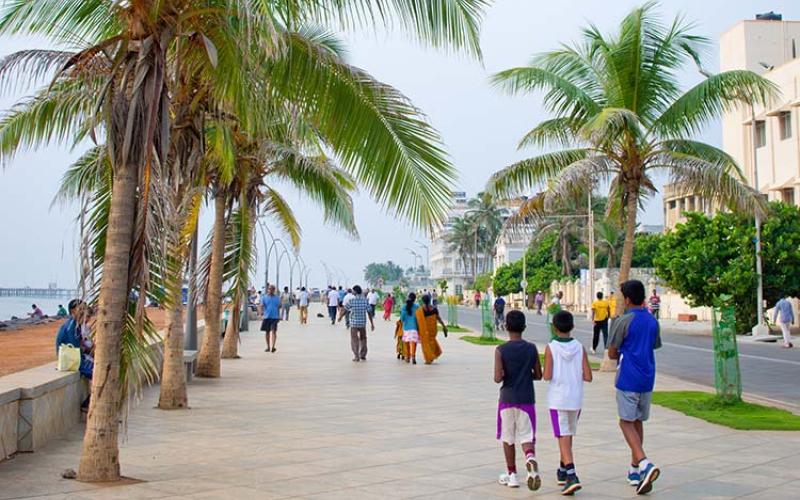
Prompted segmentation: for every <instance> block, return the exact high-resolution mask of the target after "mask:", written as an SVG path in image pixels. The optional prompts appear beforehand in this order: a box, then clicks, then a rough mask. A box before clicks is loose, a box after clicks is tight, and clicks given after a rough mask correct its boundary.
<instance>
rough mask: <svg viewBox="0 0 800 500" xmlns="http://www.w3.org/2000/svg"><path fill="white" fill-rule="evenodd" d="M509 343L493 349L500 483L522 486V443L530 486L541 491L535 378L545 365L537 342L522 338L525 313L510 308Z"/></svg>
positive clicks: (507, 324) (508, 323)
mask: <svg viewBox="0 0 800 500" xmlns="http://www.w3.org/2000/svg"><path fill="white" fill-rule="evenodd" d="M506 330H507V331H508V342H506V343H504V344H502V345H500V346H497V349H496V350H495V351H494V381H495V383H496V384H499V383H501V382H502V383H503V385H502V386H501V387H500V399H499V402H498V405H497V439H498V440H501V441H502V442H503V455H504V456H505V459H506V467H507V471H506V472H505V473H503V474H501V475H500V478H499V479H498V482H499V483H500V484H502V485H504V486H508V487H509V488H519V479H517V462H516V450H515V448H514V446H515V445H516V444H519V445H520V446H521V448H522V451H523V453H525V467H526V469H527V470H528V479H527V483H528V488H529V489H530V490H531V491H536V490H538V489H539V488H540V487H541V485H542V479H541V478H540V477H539V464H538V463H537V462H536V448H535V445H536V408H535V406H534V404H535V401H536V395H535V393H534V387H533V381H534V380H541V379H542V365H541V363H540V362H539V351H538V350H537V349H536V345H535V344H533V343H531V342H528V341H526V340H523V338H522V332H523V331H525V315H524V314H523V313H522V311H517V310H514V311H509V312H508V314H507V315H506Z"/></svg>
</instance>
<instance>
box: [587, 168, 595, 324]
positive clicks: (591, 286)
mask: <svg viewBox="0 0 800 500" xmlns="http://www.w3.org/2000/svg"><path fill="white" fill-rule="evenodd" d="M593 188H594V184H593V183H592V177H591V176H589V189H588V190H587V194H586V199H587V206H586V210H587V211H588V215H589V279H588V280H587V283H586V284H587V285H588V286H587V287H586V292H587V294H588V295H589V296H588V297H587V299H586V315H587V317H591V315H592V300H593V299H594V210H592V189H593Z"/></svg>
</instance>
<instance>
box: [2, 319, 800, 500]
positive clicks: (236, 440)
mask: <svg viewBox="0 0 800 500" xmlns="http://www.w3.org/2000/svg"><path fill="white" fill-rule="evenodd" d="M313 316H314V315H313V314H312V318H311V321H312V322H311V324H310V325H307V326H306V327H300V326H299V325H297V324H296V323H290V324H282V325H281V328H280V332H279V335H280V337H279V344H278V349H279V351H278V352H277V353H276V354H267V353H264V352H263V340H262V339H263V337H262V336H261V334H260V333H257V332H255V329H254V328H252V329H251V330H252V331H251V332H249V333H243V335H242V344H241V355H242V359H239V360H223V366H222V374H223V376H222V378H220V379H202V378H195V381H194V382H193V383H192V385H190V387H189V402H190V406H191V409H190V410H187V411H177V412H162V411H160V410H158V409H156V408H154V406H155V402H156V400H157V398H158V390H157V387H154V388H149V389H147V390H146V391H145V394H144V399H143V401H142V402H141V404H139V405H138V406H136V407H135V408H133V409H132V410H131V414H130V420H129V428H128V432H127V441H126V442H125V443H124V444H123V445H122V447H121V464H122V472H123V474H124V475H126V476H128V477H133V478H136V479H140V480H142V481H144V482H142V483H138V484H132V485H123V486H112V487H109V486H107V485H87V484H84V483H78V482H75V481H67V480H63V479H61V478H60V472H61V471H62V470H63V469H66V468H76V467H77V462H78V456H79V453H80V446H81V437H82V429H80V428H76V429H75V432H74V433H73V434H71V435H70V436H69V437H68V438H66V439H62V440H57V441H54V442H53V443H51V444H50V445H49V446H48V447H47V448H46V449H45V450H43V451H41V452H37V453H35V454H29V455H27V454H26V455H19V456H17V457H16V458H14V459H13V460H9V461H7V462H4V463H2V464H0V499H2V500H5V499H7V498H22V497H26V498H30V497H36V496H40V497H43V498H50V499H58V500H63V499H65V498H68V499H78V498H88V499H92V498H110V499H115V498H126V499H127V498H209V499H214V498H220V499H222V498H224V499H238V498H244V499H248V498H258V499H264V498H267V499H272V498H309V499H331V500H337V499H346V500H358V499H365V500H370V499H376V498H382V499H383V498H389V499H393V498H433V499H450V498H454V499H478V498H480V499H485V498H531V497H532V496H534V495H532V494H531V493H530V492H529V491H527V489H526V488H524V487H523V488H520V489H518V490H512V489H509V488H505V487H503V486H500V485H498V484H497V475H498V474H499V473H500V472H502V470H503V459H502V452H501V449H500V446H499V445H498V443H497V442H496V440H495V439H494V432H495V418H496V406H495V405H496V403H495V401H496V398H497V386H496V385H495V384H494V383H492V380H491V363H492V348H491V347H482V346H474V345H471V344H467V343H465V342H462V341H460V340H458V338H457V337H456V336H451V337H450V338H449V339H440V340H441V342H442V346H443V349H444V351H445V354H444V356H443V357H442V359H441V360H440V361H438V362H437V364H436V365H434V366H424V365H417V366H410V365H406V364H404V363H399V362H397V360H395V359H394V356H393V338H392V329H391V327H392V324H391V323H384V322H380V321H379V322H378V329H377V331H376V332H375V333H372V334H370V337H369V342H370V359H369V361H368V362H367V363H358V364H356V363H352V362H350V353H349V336H348V334H347V333H346V331H345V330H344V328H342V327H341V326H338V325H337V327H331V326H330V325H328V324H325V323H324V322H323V321H321V320H318V319H316V318H314V317H313ZM252 326H255V324H253V325H252ZM658 387H659V388H660V389H672V388H682V387H685V384H682V383H681V382H679V381H676V380H675V379H670V378H668V377H661V376H660V377H659V380H658ZM546 389H547V386H546V384H544V383H537V396H538V402H537V410H538V411H539V422H538V424H539V428H538V436H537V438H538V439H537V459H538V460H539V463H540V468H541V473H542V476H543V483H544V484H543V487H542V490H541V491H539V492H538V493H537V494H535V498H556V497H560V495H559V489H558V487H557V485H556V484H555V477H554V471H555V466H556V465H557V463H558V452H557V445H556V442H555V439H554V438H553V437H552V430H551V426H550V422H549V418H546V408H547V406H546V392H547V391H546ZM645 443H646V447H647V450H648V453H649V454H650V455H651V457H652V459H653V460H654V461H655V462H656V463H658V464H659V465H660V466H661V467H662V470H663V474H662V477H661V478H660V479H659V481H658V482H657V483H656V489H655V491H654V493H653V494H652V495H651V496H652V497H653V498H680V499H683V498H733V497H737V496H744V495H752V496H754V497H759V496H766V495H774V496H784V497H790V496H797V492H798V491H800V468H798V467H797V464H798V463H800V433H780V432H774V433H773V432H741V431H734V430H731V429H727V428H724V427H720V426H716V425H712V424H708V423H705V422H702V421H700V420H696V419H692V418H688V417H686V416H684V415H682V414H680V413H677V412H674V411H671V410H667V409H664V408H660V407H654V408H653V411H652V418H651V422H649V423H648V424H647V425H646V438H645ZM575 455H576V462H577V466H578V473H579V475H580V477H581V480H582V481H583V483H584V491H583V492H581V494H580V495H581V496H584V497H586V498H593V499H594V498H600V499H602V498H633V497H635V496H636V495H635V490H634V489H633V488H631V487H630V486H628V485H627V483H626V482H625V473H626V468H627V463H628V460H629V451H628V449H627V447H626V446H625V443H624V442H623V440H622V437H621V435H620V431H619V428H618V426H617V423H616V408H615V404H614V389H613V374H608V373H596V378H595V382H593V383H592V384H590V385H588V386H587V388H586V400H585V409H584V411H583V413H582V415H581V422H580V424H579V434H578V436H577V437H576V440H575ZM518 462H519V464H518V465H519V466H520V469H521V465H522V457H518ZM708 477H711V478H713V479H712V480H710V481H709V480H706V478H708Z"/></svg>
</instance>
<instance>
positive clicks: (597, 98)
mask: <svg viewBox="0 0 800 500" xmlns="http://www.w3.org/2000/svg"><path fill="white" fill-rule="evenodd" d="M656 5H657V4H656V3H654V2H648V3H646V4H645V5H644V6H642V7H640V8H637V9H635V10H633V12H631V13H630V14H629V15H628V16H627V17H625V19H624V20H623V21H622V23H621V25H620V30H619V32H618V33H617V34H615V35H614V36H610V37H609V36H605V35H603V34H602V33H601V32H600V31H599V30H598V28H596V27H594V26H590V27H589V28H586V29H584V30H583V40H582V42H581V43H579V44H577V45H575V46H563V47H562V48H561V49H558V50H555V51H552V52H548V53H545V54H542V55H539V56H537V57H536V58H535V59H534V60H533V61H532V63H531V65H530V66H527V67H519V68H513V69H509V70H506V71H503V72H501V73H498V74H497V75H495V76H494V77H493V82H494V83H495V84H496V85H498V86H500V87H502V88H504V89H505V90H507V91H509V92H512V93H521V92H528V91H544V104H545V106H546V107H547V109H548V110H549V111H550V112H551V113H553V115H555V116H554V117H553V118H551V119H549V120H545V121H543V122H541V123H540V124H539V125H537V126H536V127H535V128H534V129H533V130H531V131H530V132H528V134H527V135H526V136H525V137H524V138H523V139H522V141H521V143H520V146H521V147H522V146H528V145H533V146H540V147H551V146H556V147H559V148H565V149H561V150H557V151H554V152H550V153H545V154H543V155H540V156H537V157H534V158H530V159H527V160H523V161H521V162H518V163H515V164H513V165H510V166H508V167H506V168H504V169H503V170H501V171H499V172H496V173H495V174H494V175H493V176H492V178H491V179H490V181H489V183H488V186H487V190H488V191H490V192H492V193H494V194H495V195H496V196H498V197H501V198H504V197H511V196H518V195H521V194H525V193H527V192H528V191H530V190H531V189H532V188H534V187H535V186H537V185H539V184H541V183H544V184H545V185H546V191H545V193H546V196H547V197H550V198H556V199H563V198H567V197H570V196H573V195H574V193H575V191H576V190H577V189H583V190H584V192H585V189H586V188H587V186H589V185H591V184H594V183H600V184H608V185H609V186H610V188H609V204H608V212H609V213H610V214H613V215H615V216H619V218H620V219H621V220H622V221H623V222H624V224H623V228H624V230H625V243H624V246H623V249H622V256H621V262H620V280H621V281H624V280H627V279H628V275H629V271H630V267H631V263H632V260H633V248H634V238H635V232H636V224H637V214H638V210H639V206H640V204H641V203H642V202H643V201H644V200H645V199H647V198H648V197H650V196H652V195H653V194H655V193H656V192H657V188H656V186H655V184H654V182H653V179H652V177H651V175H652V173H654V172H656V171H665V172H668V173H669V174H670V176H671V181H672V182H673V183H675V184H676V185H677V186H679V187H680V188H682V189H685V190H687V191H690V192H693V193H696V194H698V195H701V196H703V197H705V198H706V199H715V200H718V201H719V202H720V203H721V204H723V205H724V206H725V207H727V208H729V209H732V210H737V211H746V212H748V213H754V212H757V211H761V210H763V204H762V203H761V202H760V199H759V198H758V196H757V193H756V192H755V191H754V190H753V189H751V188H750V187H748V186H747V184H746V182H745V180H744V177H743V175H742V173H741V170H740V169H739V166H738V165H737V164H736V162H735V161H734V160H733V158H731V157H730V156H729V155H728V154H727V153H725V152H723V151H721V150H720V149H718V148H715V147H713V146H710V145H708V144H705V143H702V142H698V141H695V140H692V139H690V137H691V136H692V135H693V133H695V132H697V131H699V130H700V129H701V128H702V127H703V126H704V125H705V124H706V123H708V122H709V121H710V120H713V119H714V118H716V117H718V116H719V115H720V114H721V113H722V112H723V111H727V110H731V109H732V108H734V107H735V106H736V105H738V104H740V103H742V102H745V103H751V102H754V103H761V104H763V103H766V102H768V101H769V99H770V97H771V96H773V95H774V94H775V93H776V87H775V86H774V85H773V84H772V83H770V82H768V81H767V80H766V79H764V78H762V77H760V76H758V75H757V74H756V73H754V72H751V71H746V70H735V71H726V72H723V73H720V74H717V75H714V76H712V77H710V78H707V79H706V80H704V81H702V82H701V83H699V84H697V85H695V86H694V87H692V88H691V89H689V90H687V91H686V92H681V89H680V86H679V84H678V71H679V70H680V69H681V68H682V67H683V65H684V64H686V63H689V64H698V65H699V63H700V53H701V52H702V51H703V50H704V48H705V47H707V45H708V44H709V42H708V40H707V39H706V38H704V37H701V36H698V35H696V34H694V33H692V31H691V30H692V27H693V25H692V24H690V23H687V22H686V21H684V20H683V19H681V18H680V17H678V18H676V19H675V20H674V21H673V22H672V23H671V24H669V25H664V24H662V23H661V22H660V21H659V20H658V19H657V18H656V16H655V15H654V10H655V7H656ZM521 212H522V214H524V213H525V207H524V206H523V208H522V210H521Z"/></svg>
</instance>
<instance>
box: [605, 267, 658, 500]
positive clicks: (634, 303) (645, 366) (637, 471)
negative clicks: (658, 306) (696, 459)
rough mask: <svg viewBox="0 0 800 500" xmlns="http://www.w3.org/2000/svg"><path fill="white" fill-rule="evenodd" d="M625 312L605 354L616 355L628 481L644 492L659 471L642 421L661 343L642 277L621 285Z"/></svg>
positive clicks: (649, 487) (651, 485)
mask: <svg viewBox="0 0 800 500" xmlns="http://www.w3.org/2000/svg"><path fill="white" fill-rule="evenodd" d="M620 290H621V292H622V298H623V300H624V301H625V302H624V303H625V308H626V314H625V315H624V316H621V317H620V318H618V319H617V320H616V321H615V322H614V326H613V327H612V329H611V339H610V340H609V346H608V356H609V357H610V358H611V359H619V360H620V363H619V370H618V371H617V381H616V384H615V385H616V388H617V412H618V414H619V426H620V428H621V429H622V435H623V436H624V437H625V441H626V442H627V443H628V446H629V447H630V449H631V468H630V470H629V471H628V481H629V483H630V484H631V485H632V486H636V493H637V494H639V495H643V494H645V493H649V492H650V491H651V490H652V489H653V482H654V481H655V480H656V479H658V476H659V475H660V473H661V471H660V470H659V468H658V467H656V466H655V465H654V464H652V463H650V461H649V460H648V459H647V455H645V452H644V448H643V446H642V443H643V442H644V422H645V421H646V420H647V419H648V418H649V417H650V402H651V401H652V399H653V386H654V385H655V380H656V357H655V349H658V348H660V347H661V334H660V329H659V326H658V320H656V319H655V318H654V317H653V315H652V314H650V312H649V311H648V310H647V308H646V307H645V305H644V302H645V290H644V284H642V282H641V281H637V280H630V281H626V282H624V283H622V285H621V286H620Z"/></svg>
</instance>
